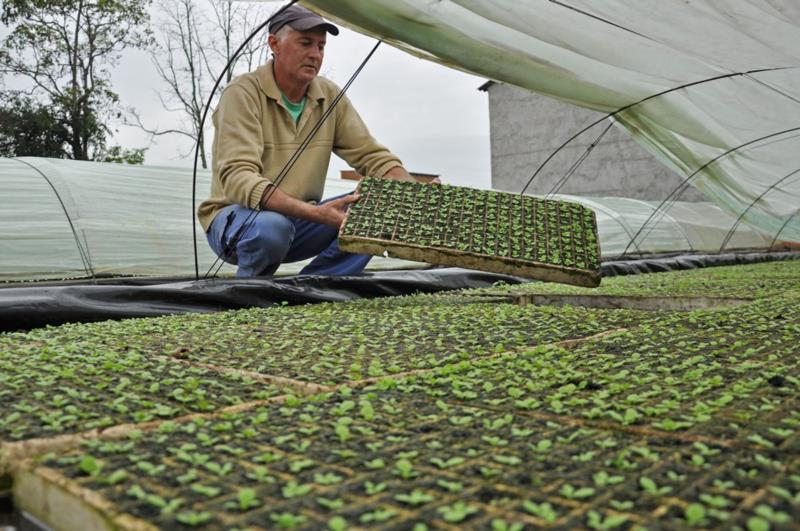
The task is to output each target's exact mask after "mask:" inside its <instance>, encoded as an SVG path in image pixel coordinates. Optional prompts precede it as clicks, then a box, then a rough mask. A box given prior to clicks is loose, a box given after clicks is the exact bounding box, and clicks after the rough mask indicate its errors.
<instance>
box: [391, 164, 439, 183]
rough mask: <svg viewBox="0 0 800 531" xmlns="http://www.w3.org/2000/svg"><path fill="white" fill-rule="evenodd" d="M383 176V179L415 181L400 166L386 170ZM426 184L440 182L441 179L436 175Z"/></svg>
mask: <svg viewBox="0 0 800 531" xmlns="http://www.w3.org/2000/svg"><path fill="white" fill-rule="evenodd" d="M383 177H384V178H385V179H394V180H395V181H410V182H417V180H416V179H415V178H414V177H412V176H411V174H409V173H408V172H407V171H406V169H405V168H404V167H402V166H395V167H394V168H392V169H391V170H389V171H387V172H386V173H385V174H384V176H383ZM428 184H442V181H441V180H440V179H439V178H438V177H436V178H435V179H433V180H431V181H428Z"/></svg>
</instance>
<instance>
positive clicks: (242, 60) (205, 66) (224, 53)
mask: <svg viewBox="0 0 800 531" xmlns="http://www.w3.org/2000/svg"><path fill="white" fill-rule="evenodd" d="M160 11H161V13H160V17H159V21H158V22H157V23H156V24H155V27H156V29H157V31H158V34H157V43H158V44H157V48H155V49H154V50H153V52H152V58H153V63H154V64H155V66H156V71H157V72H158V75H159V76H160V77H161V79H162V80H163V81H164V83H165V84H166V85H167V89H168V90H167V91H166V95H163V94H162V93H160V92H159V94H158V97H159V99H160V100H161V105H162V106H163V107H164V109H165V110H167V111H169V112H171V113H178V114H179V115H180V118H179V123H178V125H176V126H175V127H171V128H159V127H158V126H156V127H148V126H146V125H145V124H144V123H142V120H141V119H140V117H139V116H138V114H136V113H135V112H134V113H132V114H133V116H134V119H135V121H134V122H133V124H132V125H136V126H138V127H139V128H141V129H142V130H144V131H145V132H147V133H149V134H150V135H152V136H162V135H170V134H177V135H181V136H184V137H186V138H188V139H190V140H191V148H190V149H188V150H187V151H186V152H185V153H183V155H182V156H184V157H185V156H188V155H189V154H191V153H193V152H194V146H195V144H196V142H197V139H198V137H200V135H201V130H200V121H201V119H202V116H203V109H204V108H205V105H206V102H207V101H208V98H209V95H210V94H211V89H212V87H213V85H214V82H215V81H216V78H217V77H218V76H219V75H220V74H221V73H222V69H223V68H224V67H225V65H226V64H227V62H228V60H229V59H230V58H231V56H232V54H233V52H234V51H236V48H237V47H238V46H239V45H240V43H242V42H244V39H245V38H246V37H247V36H248V35H249V34H250V33H251V32H252V31H253V29H255V27H256V26H257V25H258V24H260V23H261V22H263V20H264V19H265V18H266V10H265V9H264V8H263V7H262V6H252V5H247V4H242V3H238V2H237V3H236V5H234V4H233V3H232V2H231V1H230V0H208V9H206V10H203V9H201V8H198V6H197V3H196V2H195V0H164V1H163V2H162V3H161V4H160ZM265 54H266V45H265V44H264V43H263V39H262V40H261V43H258V42H252V43H250V44H249V45H248V46H247V47H246V48H245V49H244V50H243V51H242V53H241V55H240V56H239V58H238V59H237V62H236V63H235V64H237V65H240V68H239V70H240V71H249V70H252V69H253V68H254V66H255V64H257V63H258V62H260V61H263V60H264V57H265ZM233 75H234V68H231V70H230V71H228V73H227V75H226V77H225V82H228V81H230V80H231V78H232V76H233ZM220 91H221V88H220ZM218 95H219V94H217V95H215V96H218ZM215 99H216V97H215ZM205 125H206V126H208V125H209V123H208V121H207V122H206V124H205ZM200 164H201V165H202V167H203V168H207V167H208V158H207V154H206V146H205V142H201V144H200Z"/></svg>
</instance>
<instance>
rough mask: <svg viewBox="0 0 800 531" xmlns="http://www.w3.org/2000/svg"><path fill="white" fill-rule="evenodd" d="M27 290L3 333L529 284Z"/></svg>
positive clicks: (404, 279)
mask: <svg viewBox="0 0 800 531" xmlns="http://www.w3.org/2000/svg"><path fill="white" fill-rule="evenodd" d="M797 259H800V252H780V253H777V252H776V253H746V254H736V253H728V254H722V255H679V256H660V257H650V258H644V259H636V260H625V261H611V262H605V263H603V265H602V276H604V277H611V276H617V275H636V274H641V273H657V272H665V271H678V270H683V269H697V268H702V267H714V266H728V265H737V264H754V263H759V262H770V261H777V260H797ZM88 282H89V281H86V283H84V284H78V283H75V282H74V281H72V282H70V283H68V284H65V285H59V284H51V283H48V284H36V283H34V284H26V285H25V287H5V288H3V289H0V331H11V330H29V329H32V328H38V327H41V326H47V325H58V324H63V323H70V322H89V321H103V320H106V319H125V318H130V317H157V316H161V315H168V314H177V313H188V312H215V311H221V310H231V309H237V308H249V307H267V306H275V305H280V304H290V305H295V304H311V303H319V302H341V301H347V300H353V299H358V298H373V297H389V296H396V295H408V294H411V293H433V292H437V291H447V290H455V289H463V288H482V287H489V286H491V285H493V284H495V283H497V282H505V283H509V284H517V283H521V282H527V281H526V280H524V279H521V278H517V277H513V276H508V275H500V274H495V273H484V272H480V271H470V270H465V269H458V268H438V269H427V270H412V271H382V272H376V273H367V274H365V275H362V276H352V277H315V276H292V277H278V278H252V279H236V278H224V279H212V280H203V281H199V282H196V281H190V280H177V279H172V280H169V281H154V280H153V279H149V280H148V279H118V280H116V281H114V280H109V279H105V280H103V281H102V282H98V283H96V284H89V283H88Z"/></svg>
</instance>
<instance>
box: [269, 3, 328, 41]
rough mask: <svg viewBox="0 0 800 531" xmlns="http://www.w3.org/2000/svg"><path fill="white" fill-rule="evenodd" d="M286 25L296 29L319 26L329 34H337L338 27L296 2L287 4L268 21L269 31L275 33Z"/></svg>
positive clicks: (308, 28)
mask: <svg viewBox="0 0 800 531" xmlns="http://www.w3.org/2000/svg"><path fill="white" fill-rule="evenodd" d="M286 25H288V26H289V27H291V28H292V29H296V30H297V31H306V30H310V29H311V28H319V27H321V28H323V29H324V30H325V31H327V32H328V33H330V34H331V35H339V28H337V27H336V26H334V25H333V24H331V23H330V22H327V21H326V20H325V19H324V18H322V17H321V16H319V15H317V14H316V13H314V12H313V11H311V10H308V9H306V8H305V7H302V6H299V5H297V4H293V5H291V6H289V7H288V8H287V9H286V10H285V11H283V12H282V13H281V14H280V15H278V16H276V17H275V18H273V19H272V21H271V22H270V23H269V32H270V33H277V32H278V30H280V29H281V28H282V27H284V26H286Z"/></svg>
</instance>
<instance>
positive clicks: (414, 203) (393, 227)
mask: <svg viewBox="0 0 800 531" xmlns="http://www.w3.org/2000/svg"><path fill="white" fill-rule="evenodd" d="M358 192H359V194H360V195H361V199H360V200H359V201H358V202H357V203H356V204H354V205H353V206H352V207H351V209H350V211H349V212H348V214H347V219H346V220H345V223H344V225H343V226H342V229H341V231H340V233H339V247H340V248H341V249H342V250H345V251H349V252H354V253H365V254H372V255H382V254H384V252H387V253H389V254H390V255H392V256H396V257H398V258H405V259H409V260H417V261H420V262H428V263H431V264H440V265H451V266H458V267H464V268H467V269H478V270H482V271H491V272H495V273H506V274H511V275H516V276H520V277H528V278H534V279H538V280H544V281H549V282H561V283H564V284H574V285H577V286H586V287H595V286H598V285H599V284H600V249H599V245H598V240H597V222H596V220H595V215H594V212H593V211H591V210H590V209H588V208H586V207H584V206H582V205H579V204H577V203H571V202H566V201H552V200H546V199H539V198H535V197H530V196H521V195H516V194H509V193H503V192H494V191H486V190H475V189H472V188H463V187H458V186H449V185H441V186H435V185H433V186H432V185H425V184H419V183H411V182H400V181H395V180H389V179H376V178H365V179H364V180H362V181H361V183H360V184H359V186H358Z"/></svg>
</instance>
